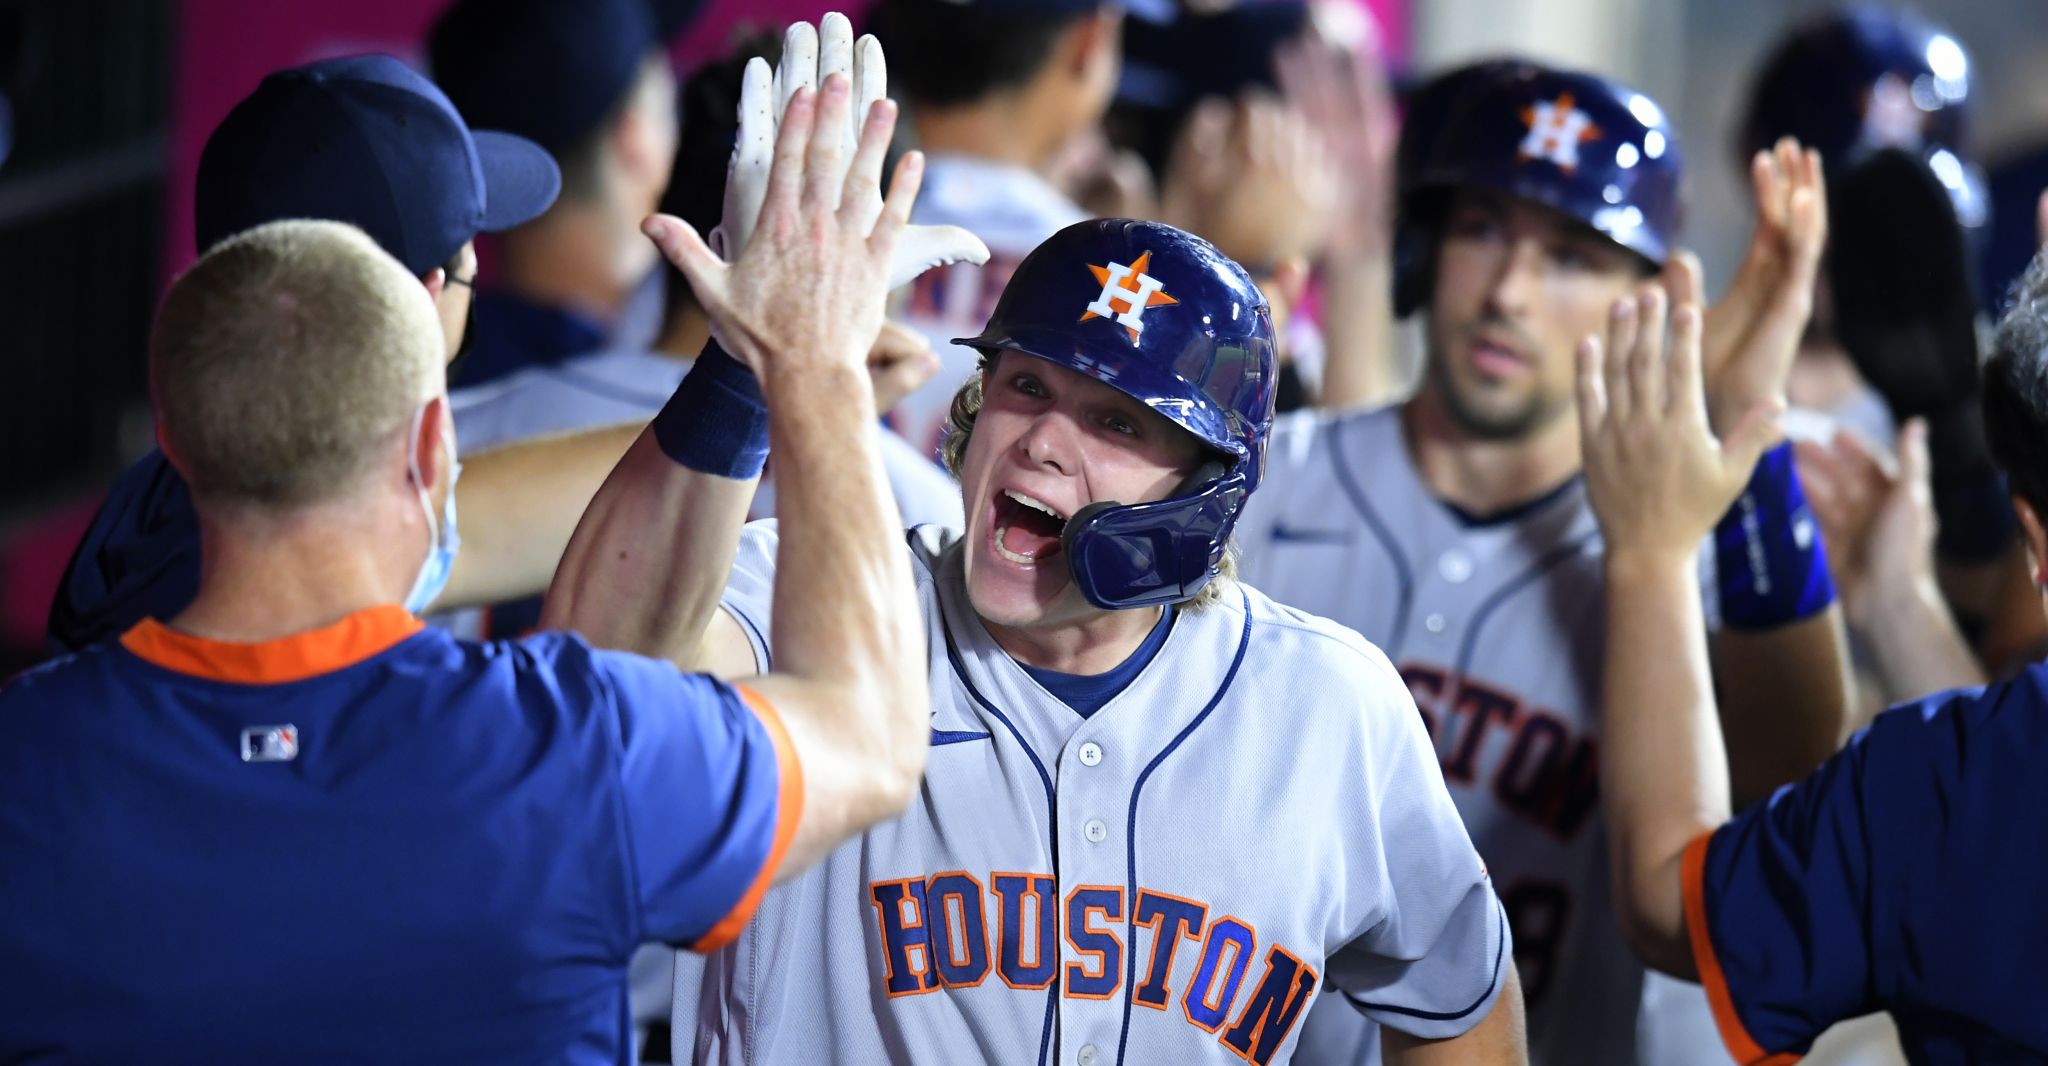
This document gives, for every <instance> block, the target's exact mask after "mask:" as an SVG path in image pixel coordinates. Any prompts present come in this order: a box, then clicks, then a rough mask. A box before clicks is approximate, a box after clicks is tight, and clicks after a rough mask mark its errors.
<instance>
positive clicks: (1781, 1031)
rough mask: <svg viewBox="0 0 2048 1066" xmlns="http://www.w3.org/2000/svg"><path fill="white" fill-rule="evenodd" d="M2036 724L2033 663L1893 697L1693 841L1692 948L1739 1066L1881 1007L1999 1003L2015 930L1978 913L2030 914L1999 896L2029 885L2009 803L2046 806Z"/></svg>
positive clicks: (1783, 1058) (1781, 1058)
mask: <svg viewBox="0 0 2048 1066" xmlns="http://www.w3.org/2000/svg"><path fill="white" fill-rule="evenodd" d="M2035 669H2036V670H2037V671H2038V670H2039V669H2040V668H2038V667H2037V668H2035ZM2044 719H2048V707H2044V706H2043V705H2042V701H2041V698H2040V685H2039V682H2038V679H2036V678H2035V677H2033V676H2032V675H2031V674H2030V675H2029V676H2024V677H2022V678H2020V679H2017V680H2015V681H2013V682H2008V683H2006V684H2002V685H1998V686H1994V687H1992V688H1990V689H1987V690H1982V691H1979V690H1974V689H1973V690H1964V691H1959V692H1952V693H1943V694H1941V695H1937V696H1933V697H1929V698H1928V699H1926V700H1923V701H1921V702H1919V703H1916V704H1908V705H1904V706H1901V707H1897V708H1894V709H1892V710H1890V711H1887V712H1885V713H1884V714H1881V715H1879V716H1878V718H1877V720H1876V721H1875V722H1874V723H1872V725H1871V726H1870V728H1868V729H1866V730H1864V731H1862V732H1861V733H1859V734H1857V735H1856V737H1855V738H1854V739H1852V740H1851V741H1850V742H1849V743H1848V745H1847V746H1845V747H1844V748H1843V749H1842V751H1840V752H1838V753H1836V755H1835V756H1834V757H1833V758H1831V759H1829V760H1828V761H1827V762H1826V763H1824V764H1823V765H1822V766H1821V767H1820V768H1819V769H1818V770H1816V771H1814V772H1813V773H1812V774H1811V775H1809V776H1808V777H1807V778H1806V779H1805V780H1803V781H1800V782H1798V783H1796V784H1793V785H1788V786H1786V787H1784V788H1781V789H1779V790H1778V792H1777V793H1776V794H1775V795H1773V796H1772V797H1771V799H1770V800H1769V801H1768V802H1766V803H1763V804H1760V805H1758V806H1757V807H1755V808H1752V809H1751V810H1748V811H1745V812H1744V813H1743V814H1741V815H1740V816H1738V817H1736V818H1735V819H1734V820H1732V821H1730V822H1729V823H1728V824H1726V825H1724V826H1722V827H1720V828H1719V829H1717V830H1715V831H1714V832H1712V833H1710V834H1706V835H1704V836H1702V837H1700V838H1699V839H1698V840H1695V841H1694V842H1693V843H1692V845H1691V846H1690V847H1689V848H1687V850H1686V853H1685V859H1684V863H1683V867H1682V869H1683V875H1682V876H1683V879H1684V890H1685V915H1686V924H1687V927H1688V933H1689V936H1690V938H1691V941H1692V952H1693V958H1694V961H1695V962H1696V964H1697V965H1698V967H1699V971H1700V979H1701V983H1702V984H1704V985H1705V986H1706V989H1707V994H1708V998H1709V999H1710V1001H1711V1002H1712V1003H1713V1007H1714V1017H1715V1022H1716V1024H1717V1025H1718V1027H1719V1028H1720V1031H1721V1036H1722V1039H1723V1041H1724V1042H1725V1043H1726V1044H1727V1045H1728V1049H1729V1050H1730V1051H1731V1052H1732V1053H1733V1054H1734V1056H1735V1058H1736V1060H1737V1061H1738V1062H1741V1063H1751V1064H1754V1063H1768V1064H1774V1066H1776V1064H1785V1063H1791V1062H1794V1061H1796V1060H1797V1059H1798V1057H1799V1056H1801V1055H1803V1054H1804V1053H1805V1052H1806V1050H1807V1048H1808V1047H1810V1046H1811V1045H1812V1043H1813V1041H1814V1039H1815V1038H1816V1037H1818V1036H1819V1035H1820V1034H1821V1032H1822V1031H1824V1030H1825V1029H1827V1027H1828V1026H1830V1025H1832V1024H1834V1023H1835V1022H1838V1021H1841V1020H1843V1019H1845V1018H1852V1017H1855V1016H1858V1015H1861V1014H1867V1013H1870V1012H1871V1011H1874V1010H1878V1009H1890V1010H1894V1011H1897V1010H1900V1009H1906V1010H1908V1011H1911V1010H1912V1009H1913V1008H1915V1007H1916V1006H1926V1005H1929V1003H1930V1001H1931V1000H1934V999H1947V1000H1950V1001H1951V1002H1950V1003H1948V1004H1947V1007H1948V1009H1951V1010H1959V1011H1962V1012H1966V1013H1967V1012H1972V1011H1977V1010H1981V1009H1984V1008H1985V1006H1986V1005H1987V1004H1992V1003H1995V1002H1996V1001H1997V1000H1998V998H2000V992H1999V990H1998V989H1997V988H1996V987H1982V988H1981V989H1980V986H1981V985H1983V983H1984V982H1985V981H1986V980H1987V976H1986V973H1985V970H1986V967H1985V965H1984V960H1985V959H1986V958H1990V957H1993V956H1995V955H1998V954H2000V953H2001V949H2000V948H1999V946H1998V944H1999V941H2000V940H2001V938H2007V939H2009V938H2011V937H2012V936H2014V935H2015V933H2016V930H2015V929H2014V928H2013V927H2012V924H2011V921H2010V920H2009V919H2007V918H1999V919H1997V920H1995V921H1987V920H1984V917H1983V916H1984V915H1986V914H2014V913H2031V910H2032V909H2033V908H2030V907H2026V906H2024V904H2023V901H2022V900H2020V899H2018V898H2011V899H2008V898H2007V894H2009V893H2012V892H2018V891H2027V890H2030V888H2031V886H2032V885H2034V884H2036V883H2038V882H2037V879H2036V878H2034V877H2032V876H2014V873H2015V871H2014V869H2013V860H2012V857H2011V856H2010V855H2007V856H2005V857H2003V858H2001V857H2000V855H2001V852H2002V851H2004V850H2006V845H2007V844H2009V841H2005V840H2004V839H2003V838H2002V834H2005V833H2006V829H2005V828H2004V827H2006V826H2008V825H2009V824H2010V818H2011V812H2012V811H2013V810H2016V809H2027V808H2029V807H2030V806H2032V805H2034V804H2037V803H2038V802H2039V800H2040V796H2039V794H2038V793H2039V786H2038V785H2037V784H2036V782H2037V781H2039V779H2040V778H2041V774H2040V772H2039V769H2038V763H2035V762H2033V761H2032V760H2034V759H2037V758H2038V756H2039V754H2040V752H2041V748H2042V739H2043V733H2044V726H2043V724H2042V723H2043V722H2044ZM2026 865H2027V866H2028V867H2029V868H2031V867H2032V865H2033V862H2032V860H2029V861H2028V862H2027V863H2026ZM2021 885H2025V886H2029V889H2021V888H2019V887H2017V886H2021ZM2014 908H2017V909H2014ZM1994 969H1995V967H1994ZM1989 979H1990V980H1991V981H1992V984H1993V985H1994V986H1995V984H1996V978H1995V977H1992V978H1989ZM1972 990H1976V991H1972ZM2006 995H2009V992H2008V993H2006Z"/></svg>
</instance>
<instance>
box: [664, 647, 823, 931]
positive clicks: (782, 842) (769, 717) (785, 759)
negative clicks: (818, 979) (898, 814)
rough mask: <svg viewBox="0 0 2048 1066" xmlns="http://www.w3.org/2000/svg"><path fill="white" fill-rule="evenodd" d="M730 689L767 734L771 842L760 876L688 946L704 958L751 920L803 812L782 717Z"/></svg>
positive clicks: (757, 697) (754, 695)
mask: <svg viewBox="0 0 2048 1066" xmlns="http://www.w3.org/2000/svg"><path fill="white" fill-rule="evenodd" d="M733 688H735V689H737V690H738V691H739V694H740V698H741V699H743V700H745V701H747V706H748V707H749V708H751V709H752V710H753V712H754V717H756V718H758V719H760V721H761V726H762V728H764V729H766V730H767V731H768V739H769V741H770V742H771V743H773V744H774V745H775V773H776V781H777V788H776V798H775V841H774V843H772V844H770V845H769V847H768V858H767V859H766V860H765V861H763V862H762V863H761V869H760V872H758V873H756V874H755V875H754V881H753V883H752V884H750V885H748V886H747V891H746V893H745V894H744V895H742V896H740V901H739V902H738V903H735V904H733V907H732V910H730V911H728V912H726V915H725V917H723V918H720V919H719V920H718V922H717V924H715V925H713V926H712V927H711V928H710V930H709V931H707V932H706V933H705V934H704V935H703V936H702V937H699V938H698V939H697V940H696V942H695V943H692V944H691V945H690V950H691V951H695V952H700V953H704V954H709V953H710V952H713V951H717V950H718V949H720V948H722V947H724V946H726V945H727V944H730V943H732V942H733V940H734V938H736V937H738V936H739V935H740V931H741V930H743V929H745V928H746V927H747V923H748V922H750V921H752V920H753V918H754V911H755V910H756V909H757V908H759V907H760V906H761V897H763V896H766V895H767V894H768V889H769V887H770V886H772V885H774V884H775V871H777V870H779V869H781V868H782V858H783V856H784V855H787V854H788V853H789V845H790V842H791V841H793V840H795V839H796V826H797V821H798V820H799V819H800V818H801V817H802V816H803V810H804V772H803V766H802V765H801V764H799V763H798V762H797V758H796V747H795V745H793V744H791V743H790V741H789V733H788V731H787V730H785V729H783V727H782V716H781V715H778V714H776V713H775V707H774V705H773V704H770V703H769V702H768V701H767V700H766V699H764V698H762V696H761V694H760V693H758V692H755V691H754V690H753V689H750V688H748V687H746V686H745V685H734V686H733Z"/></svg>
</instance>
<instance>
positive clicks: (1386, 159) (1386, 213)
mask: <svg viewBox="0 0 2048 1066" xmlns="http://www.w3.org/2000/svg"><path fill="white" fill-rule="evenodd" d="M1273 69H1274V70H1275V71H1276V72H1277V73H1278V74H1279V77H1280V88H1281V92H1282V93H1283V94H1284V95H1285V97H1286V100H1287V103H1288V105H1289V106H1290V107H1291V108H1292V109H1293V110H1294V111H1296V112H1297V113H1299V114H1300V115H1301V116H1302V118H1303V119H1304V120H1305V121H1306V123H1307V124H1308V127H1309V129H1310V130H1312V131H1314V133H1315V134H1316V137H1317V139H1318V141H1319V143H1320V144H1321V146H1322V149H1323V154H1324V155H1325V156H1326V157H1327V159H1328V160H1329V163H1330V165H1331V166H1332V167H1333V168H1334V169H1335V172H1336V173H1337V174H1338V175H1341V180H1340V181H1338V182H1337V183H1336V194H1337V195H1336V197H1335V199H1334V202H1333V203H1332V204H1331V210H1332V215H1331V218H1330V226H1329V230H1330V233H1329V253H1330V255H1331V256H1332V257H1348V256H1356V255H1384V254H1386V252H1387V250H1388V246H1389V245H1390V243H1391V240H1392V237H1391V234H1392V226H1393V208H1392V204H1391V203H1390V198H1391V196H1392V194H1393V193H1392V190H1393V183H1394V144H1395V130H1396V127H1397V125H1398V121H1397V119H1396V116H1395V111H1394V104H1393V99H1392V94H1391V93H1390V92H1389V91H1388V87H1387V72H1386V67H1385V64H1384V63H1383V62H1382V61H1381V59H1380V55H1379V48H1378V44H1377V42H1376V41H1374V40H1372V39H1370V37H1369V36H1368V37H1366V38H1365V39H1361V40H1359V41H1357V42H1354V43H1353V44H1351V45H1348V46H1345V45H1335V44H1331V43H1329V42H1327V41H1323V40H1321V39H1319V38H1316V37H1313V36H1307V37H1303V38H1302V39H1300V40H1297V41H1295V42H1292V43H1290V44H1288V45H1286V46H1284V47H1282V48H1281V49H1280V51H1279V52H1278V54H1277V55H1276V56H1275V57H1274V60H1273Z"/></svg>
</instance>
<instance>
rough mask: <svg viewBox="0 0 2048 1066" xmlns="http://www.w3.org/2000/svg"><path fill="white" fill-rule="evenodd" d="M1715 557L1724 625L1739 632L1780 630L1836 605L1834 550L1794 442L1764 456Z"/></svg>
mask: <svg viewBox="0 0 2048 1066" xmlns="http://www.w3.org/2000/svg"><path fill="white" fill-rule="evenodd" d="M1714 559H1715V565H1716V570H1717V571H1718V574H1719V584H1720V592H1721V622H1722V624H1723V625H1726V626H1727V627H1729V628H1731V629H1775V628H1777V627H1778V626H1782V625H1785V624H1787V623H1790V622H1796V621H1799V620H1800V619H1803V618H1810V617H1812V616H1813V615H1816V614H1819V613H1820V612H1821V611H1823V610H1825V609H1826V608H1827V606H1828V605H1829V604H1831V603H1833V602H1835V584H1834V579H1833V578H1831V577H1830V576H1829V575H1828V557H1827V551H1826V549H1825V548H1824V547H1823V546H1822V545H1821V540H1820V530H1819V527H1818V526H1817V525H1816V524H1815V522H1814V520H1813V514H1812V512H1811V511H1809V510H1808V509H1807V506H1806V493H1805V492H1804V491H1803V490H1802V489H1801V488H1800V487H1799V473H1798V470H1797V469H1796V468H1795V467H1794V466H1793V463H1792V445H1791V443H1790V442H1786V443H1784V444H1780V445H1778V446H1777V447H1775V448H1772V449H1771V450H1770V451H1768V452H1765V453H1764V456H1763V458H1762V459H1759V460H1757V464H1756V470H1755V471H1754V472H1753V473H1751V474H1750V477H1749V485H1748V487H1747V488H1745V489H1743V491H1742V495H1741V496H1738V497H1736V500H1735V506H1733V507H1730V508H1729V509H1728V513H1727V514H1726V515H1725V516H1723V517H1722V519H1721V522H1720V524H1719V525H1717V526H1715V527H1714Z"/></svg>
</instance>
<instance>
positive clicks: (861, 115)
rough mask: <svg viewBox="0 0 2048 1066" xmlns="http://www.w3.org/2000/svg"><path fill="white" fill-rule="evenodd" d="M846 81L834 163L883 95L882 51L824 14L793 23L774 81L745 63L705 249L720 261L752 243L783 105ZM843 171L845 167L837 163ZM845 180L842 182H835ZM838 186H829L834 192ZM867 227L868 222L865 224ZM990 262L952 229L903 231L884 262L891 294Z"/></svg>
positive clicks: (846, 155) (877, 201)
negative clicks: (922, 277)
mask: <svg viewBox="0 0 2048 1066" xmlns="http://www.w3.org/2000/svg"><path fill="white" fill-rule="evenodd" d="M832 74H846V75H848V76H849V78H850V79H851V80H852V82H853V105H854V106H853V108H852V109H851V110H850V111H849V112H848V114H847V123H846V127H845V130H844V132H843V134H842V136H843V137H844V140H843V141H842V142H841V143H842V145H843V147H842V150H841V152H840V159H841V160H843V161H850V160H851V159H852V158H853V154H854V146H855V145H856V144H857V143H858V142H859V140H860V127H861V124H862V123H863V122H865V121H867V115H868V108H870V107H872V106H873V105H874V103H875V101H877V100H880V99H882V98H883V97H884V96H887V95H888V86H889V69H888V66H887V64H886V63H885V62H884V61H883V59H882V44H881V42H880V41H877V40H875V38H874V36H873V35H872V34H867V35H863V36H862V37H861V38H860V40H859V41H858V42H856V41H855V40H854V39H853V23H851V22H849V21H847V18H846V16H845V15H842V14H840V13H838V12H836V11H834V12H831V13H829V14H827V15H826V16H825V17H824V18H823V19H822V20H820V21H819V24H818V27H817V28H816V29H813V28H812V26H811V24H810V23H808V22H797V23H792V24H791V25H790V27H789V30H788V32H787V33H786V34H784V36H783V41H782V62H781V63H779V64H777V66H776V68H775V72H774V74H773V75H772V76H771V75H770V74H769V71H768V64H767V62H766V61H765V60H762V59H759V58H756V59H754V60H752V61H750V62H748V64H747V69H746V75H745V80H744V81H743V82H742V83H741V86H740V114H739V120H740V132H739V140H738V141H737V143H735V144H734V145H733V150H732V162H731V164H730V165H729V166H728V167H727V168H726V181H725V213H724V218H723V220H722V221H720V222H719V224H718V228H717V229H715V230H713V231H712V233H711V248H712V250H713V251H715V252H717V253H718V254H719V255H720V256H722V257H723V258H724V259H725V261H726V262H728V263H729V262H732V261H733V260H734V259H737V258H738V257H739V254H740V250H741V249H743V248H745V247H746V246H747V240H748V238H750V237H751V236H753V232H754V225H755V223H756V222H757V221H758V220H759V219H760V217H761V202H762V200H763V199H764V198H765V197H766V196H767V193H768V168H769V164H770V163H772V162H773V160H774V153H775V137H776V130H777V129H778V128H779V126H780V124H781V121H782V114H783V111H784V110H785V109H786V108H787V107H788V106H789V98H790V96H791V95H793V94H794V93H795V92H796V91H797V90H798V89H800V88H803V87H805V86H809V87H811V88H816V87H817V86H818V85H820V84H821V83H823V82H824V80H825V78H826V77H827V76H828V75H832ZM841 165H842V166H843V165H845V164H844V162H842V164H841ZM841 177H842V178H843V175H841ZM842 184H843V182H841V181H834V182H833V183H832V187H833V188H839V187H840V186H841V185H842ZM881 205H882V199H881V197H880V196H877V197H875V198H874V211H875V212H876V213H879V212H880V211H881ZM863 221H864V222H865V224H866V226H868V227H872V226H873V225H874V221H875V220H874V218H873V217H869V218H867V219H865V220H863ZM987 261H988V246H987V245H985V244H983V243H981V238H979V237H976V236H975V235H974V234H972V233H969V232H967V231H966V230H964V229H961V228H960V227H958V226H907V227H905V228H904V229H903V231H902V233H901V234H900V235H898V237H897V239H896V247H895V251H894V252H893V253H892V254H891V255H890V257H889V287H890V288H891V289H894V288H896V287H898V286H900V285H904V284H907V283H908V282H909V281H910V280H911V279H912V278H915V277H917V276H918V275H919V274H922V273H924V272H925V271H927V270H930V269H932V268H933V267H938V266H945V265H946V264H948V263H963V262H964V263H974V264H976V265H979V264H981V263H985V262H987Z"/></svg>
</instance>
